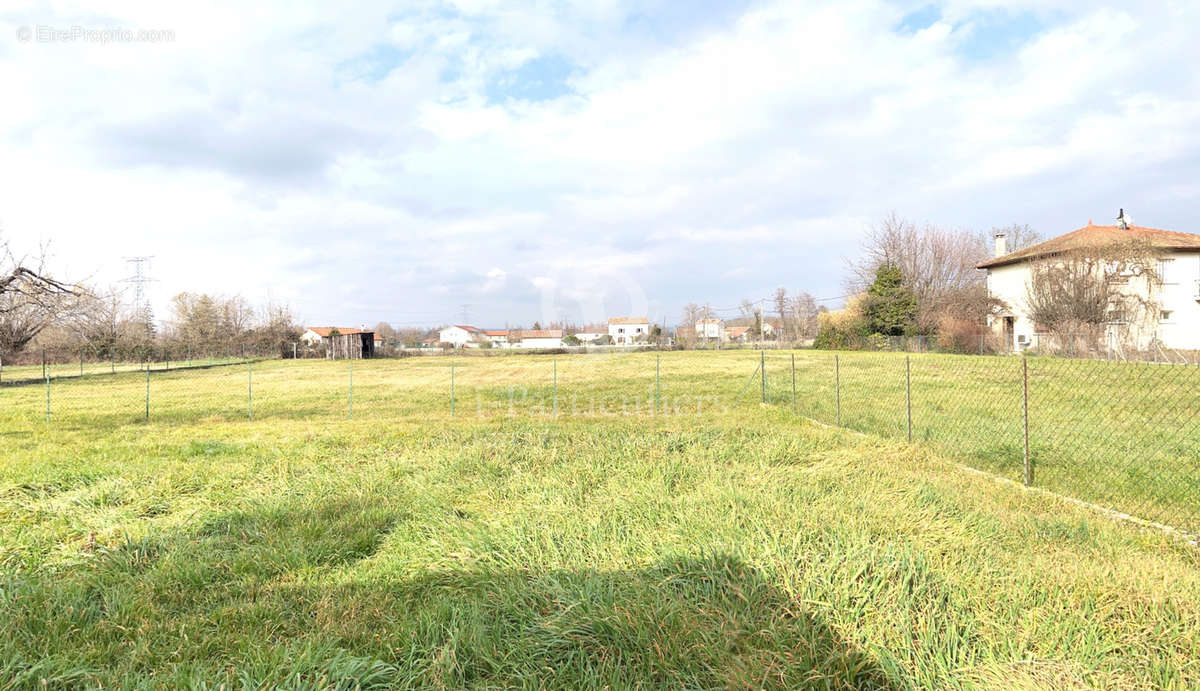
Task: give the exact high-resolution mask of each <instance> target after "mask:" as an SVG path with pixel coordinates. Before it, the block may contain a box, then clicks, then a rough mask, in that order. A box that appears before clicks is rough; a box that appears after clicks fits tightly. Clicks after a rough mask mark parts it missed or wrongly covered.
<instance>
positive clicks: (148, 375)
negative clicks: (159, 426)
mask: <svg viewBox="0 0 1200 691" xmlns="http://www.w3.org/2000/svg"><path fill="white" fill-rule="evenodd" d="M149 421H150V368H149V367H146V422H149Z"/></svg>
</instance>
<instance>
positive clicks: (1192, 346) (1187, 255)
mask: <svg viewBox="0 0 1200 691" xmlns="http://www.w3.org/2000/svg"><path fill="white" fill-rule="evenodd" d="M1165 258H1166V259H1170V260H1171V261H1169V262H1168V263H1167V264H1168V265H1167V267H1166V272H1165V274H1166V275H1165V276H1163V285H1162V286H1161V288H1160V289H1159V302H1160V304H1161V305H1162V309H1164V310H1170V312H1171V315H1170V318H1168V319H1166V320H1160V321H1159V324H1158V330H1159V334H1158V338H1159V340H1161V341H1162V342H1163V343H1164V344H1165V345H1166V346H1167V347H1168V348H1175V349H1177V350H1200V301H1197V300H1196V291H1197V289H1198V285H1197V282H1200V254H1196V253H1192V252H1175V253H1172V254H1169V255H1167V257H1165Z"/></svg>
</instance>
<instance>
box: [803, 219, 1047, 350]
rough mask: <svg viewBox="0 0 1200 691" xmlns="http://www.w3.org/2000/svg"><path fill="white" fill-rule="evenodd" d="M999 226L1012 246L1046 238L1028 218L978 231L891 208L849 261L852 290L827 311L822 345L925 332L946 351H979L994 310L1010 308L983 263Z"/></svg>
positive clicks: (871, 344) (872, 342) (868, 343)
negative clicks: (995, 292)
mask: <svg viewBox="0 0 1200 691" xmlns="http://www.w3.org/2000/svg"><path fill="white" fill-rule="evenodd" d="M997 233H1004V234H1005V236H1006V239H1007V251H1009V252H1014V251H1016V250H1018V249H1021V248H1023V247H1028V246H1029V245H1033V244H1036V243H1038V242H1040V241H1041V236H1040V235H1039V234H1038V233H1037V232H1036V231H1034V230H1033V229H1032V228H1030V227H1029V226H1028V225H1021V224H1013V225H1010V226H1007V227H1003V228H993V229H991V230H989V231H987V232H984V233H976V232H972V231H969V230H962V229H949V228H943V227H940V226H936V225H932V224H924V225H919V224H917V223H914V222H912V221H910V220H907V219H904V218H901V217H899V216H897V215H896V214H894V213H893V214H891V215H889V216H888V217H887V218H885V219H883V220H882V221H880V222H879V223H877V224H876V225H874V226H873V227H872V228H871V229H870V230H869V231H868V232H867V234H866V236H865V237H864V239H863V246H862V253H861V255H860V256H859V257H857V258H855V259H852V260H850V261H849V262H848V270H849V271H848V274H849V275H848V278H847V281H846V289H847V293H848V294H849V297H848V298H847V301H846V304H845V306H844V307H843V308H842V309H841V310H837V311H835V312H829V313H827V314H823V315H821V317H820V320H819V325H818V334H817V337H816V341H815V345H816V347H819V348H880V347H883V345H884V344H885V343H886V341H887V339H888V337H895V336H921V337H925V338H928V339H931V341H933V342H935V343H936V344H937V345H938V346H939V347H940V348H941V349H943V350H950V351H974V350H976V349H977V348H978V345H979V342H980V339H981V338H986V337H987V336H988V335H989V334H990V333H991V332H990V329H989V327H988V318H989V316H993V315H995V314H997V313H998V312H999V311H1000V310H1001V309H1003V308H1004V307H1005V306H1004V305H1001V304H1000V303H999V302H998V301H997V300H995V299H994V298H993V297H992V296H990V295H989V294H988V289H987V280H986V278H987V275H986V273H985V272H984V271H982V270H980V269H977V268H976V265H978V264H979V263H981V262H983V261H985V260H987V259H988V258H990V257H991V256H992V253H991V247H992V241H993V238H994V236H995V235H996V234H997Z"/></svg>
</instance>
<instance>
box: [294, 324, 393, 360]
mask: <svg viewBox="0 0 1200 691" xmlns="http://www.w3.org/2000/svg"><path fill="white" fill-rule="evenodd" d="M300 341H301V342H302V343H304V344H305V345H307V346H308V347H310V348H313V347H316V346H318V345H320V346H324V347H325V357H327V358H329V359H331V360H344V359H347V358H350V359H359V358H369V357H373V356H374V355H375V344H376V341H377V339H376V338H375V332H374V331H367V330H365V329H355V328H353V327H339V326H310V327H308V328H307V329H305V330H304V333H302V334H300Z"/></svg>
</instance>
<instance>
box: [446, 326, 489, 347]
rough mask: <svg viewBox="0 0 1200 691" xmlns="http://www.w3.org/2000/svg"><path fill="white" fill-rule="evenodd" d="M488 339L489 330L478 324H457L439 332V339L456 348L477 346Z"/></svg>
mask: <svg viewBox="0 0 1200 691" xmlns="http://www.w3.org/2000/svg"><path fill="white" fill-rule="evenodd" d="M486 339H487V332H486V331H484V330H483V329H481V328H479V327H478V326H471V325H469V324H455V325H454V326H447V327H446V328H444V329H442V330H441V331H439V332H438V340H439V341H440V342H442V343H449V344H450V345H452V346H454V347H455V348H477V347H479V346H480V345H481V344H482V343H483V342H484V341H485V340H486Z"/></svg>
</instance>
